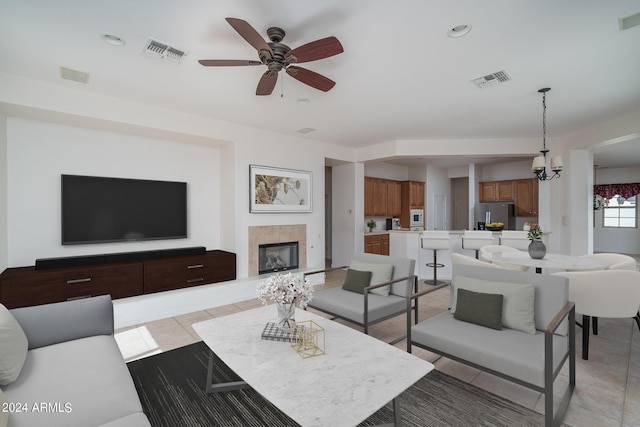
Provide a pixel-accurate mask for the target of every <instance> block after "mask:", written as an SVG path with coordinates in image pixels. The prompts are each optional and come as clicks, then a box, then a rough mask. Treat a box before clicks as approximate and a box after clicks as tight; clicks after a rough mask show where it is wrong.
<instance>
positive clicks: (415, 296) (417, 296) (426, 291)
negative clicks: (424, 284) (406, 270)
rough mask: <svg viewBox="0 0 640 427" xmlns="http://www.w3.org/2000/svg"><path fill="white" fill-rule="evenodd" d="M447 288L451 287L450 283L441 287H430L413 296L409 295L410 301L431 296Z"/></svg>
mask: <svg viewBox="0 0 640 427" xmlns="http://www.w3.org/2000/svg"><path fill="white" fill-rule="evenodd" d="M447 286H450V284H449V283H442V284H440V285H436V286H429V287H428V288H427V289H423V290H421V291H418V292H415V293H413V294H411V295H409V297H408V298H409V299H415V298H419V297H421V296H423V295H427V294H430V293H431V292H434V291H437V290H438V289H442V288H445V287H447Z"/></svg>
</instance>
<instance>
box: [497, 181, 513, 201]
mask: <svg viewBox="0 0 640 427" xmlns="http://www.w3.org/2000/svg"><path fill="white" fill-rule="evenodd" d="M515 186H516V183H515V181H497V182H496V187H497V192H498V200H499V201H501V202H511V201H513V200H514V193H515Z"/></svg>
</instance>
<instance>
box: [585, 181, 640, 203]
mask: <svg viewBox="0 0 640 427" xmlns="http://www.w3.org/2000/svg"><path fill="white" fill-rule="evenodd" d="M639 193H640V182H636V183H633V184H600V185H594V186H593V194H597V195H599V196H602V197H604V198H605V199H611V198H613V196H615V195H616V194H619V195H621V196H622V197H624V198H625V199H628V198H629V197H633V196H635V195H636V194H639Z"/></svg>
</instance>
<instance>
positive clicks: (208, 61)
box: [198, 59, 262, 67]
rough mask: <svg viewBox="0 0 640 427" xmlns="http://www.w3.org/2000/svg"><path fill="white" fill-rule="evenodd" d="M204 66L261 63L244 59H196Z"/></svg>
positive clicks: (260, 63)
mask: <svg viewBox="0 0 640 427" xmlns="http://www.w3.org/2000/svg"><path fill="white" fill-rule="evenodd" d="M198 62H199V63H200V64H201V65H204V66H205V67H234V66H242V65H262V62H260V61H250V60H249V61H248V60H244V59H200V60H199V61H198Z"/></svg>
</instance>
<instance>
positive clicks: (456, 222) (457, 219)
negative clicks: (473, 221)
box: [451, 176, 469, 230]
mask: <svg viewBox="0 0 640 427" xmlns="http://www.w3.org/2000/svg"><path fill="white" fill-rule="evenodd" d="M451 197H452V205H453V212H452V213H453V228H452V230H466V229H467V228H469V177H468V176H465V177H461V178H451Z"/></svg>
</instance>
